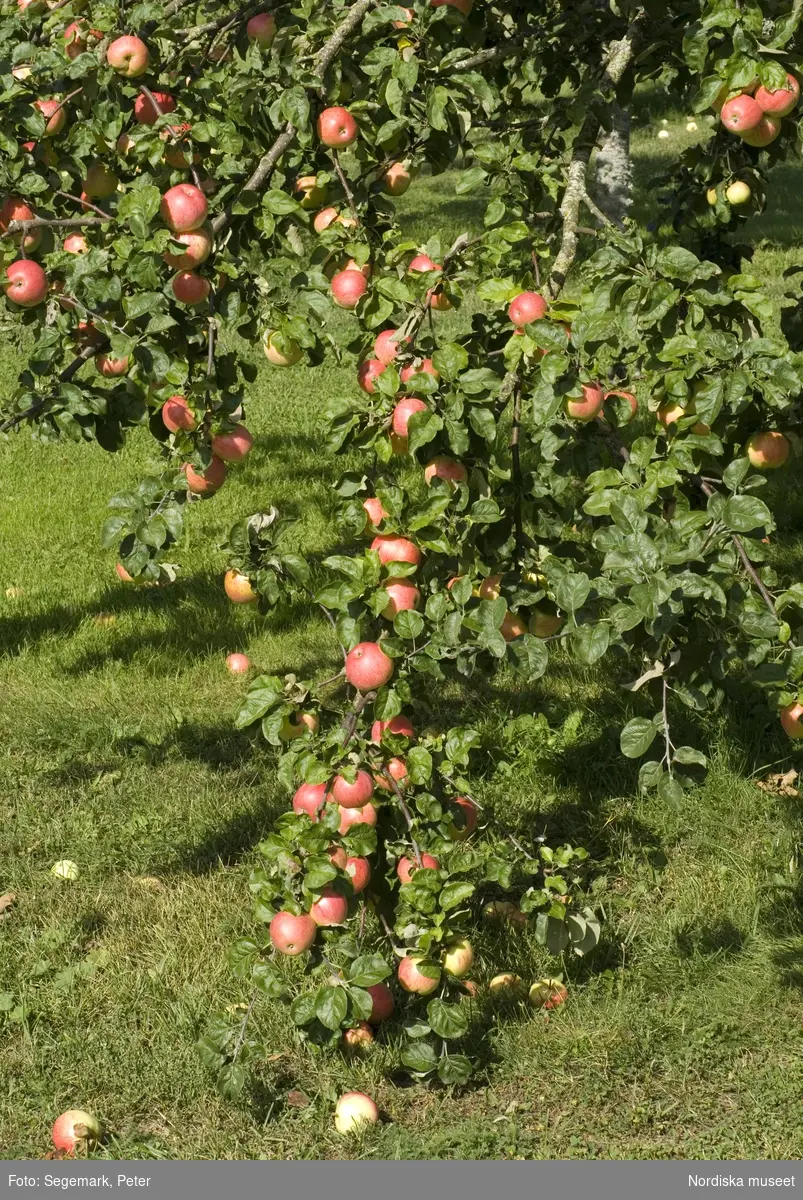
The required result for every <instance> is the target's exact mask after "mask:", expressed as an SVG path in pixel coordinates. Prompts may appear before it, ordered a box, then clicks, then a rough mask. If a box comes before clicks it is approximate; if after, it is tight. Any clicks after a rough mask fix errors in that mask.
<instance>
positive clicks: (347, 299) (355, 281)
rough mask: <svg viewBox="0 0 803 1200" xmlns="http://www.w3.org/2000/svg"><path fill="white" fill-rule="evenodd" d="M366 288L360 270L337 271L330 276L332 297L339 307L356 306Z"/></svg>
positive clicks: (366, 283) (365, 280)
mask: <svg viewBox="0 0 803 1200" xmlns="http://www.w3.org/2000/svg"><path fill="white" fill-rule="evenodd" d="M367 290H368V281H367V279H366V278H365V275H364V274H363V273H362V271H349V270H345V271H338V272H337V274H336V275H334V276H333V277H332V299H333V300H334V302H335V304H336V305H337V306H338V307H339V308H349V309H351V308H356V307H357V305H358V304H359V302H360V300H361V299H362V297H363V296H364V295H365V293H366V292H367Z"/></svg>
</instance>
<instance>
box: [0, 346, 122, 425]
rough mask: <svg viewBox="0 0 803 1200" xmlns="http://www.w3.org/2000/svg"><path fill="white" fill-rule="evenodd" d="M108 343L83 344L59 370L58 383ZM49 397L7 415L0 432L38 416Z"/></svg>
mask: <svg viewBox="0 0 803 1200" xmlns="http://www.w3.org/2000/svg"><path fill="white" fill-rule="evenodd" d="M108 344H109V343H108V339H104V341H103V342H99V343H96V344H94V345H90V346H84V348H83V350H82V351H81V353H80V354H77V355H76V356H75V358H74V359H73V360H72V362H71V363H70V364H69V366H67V367H65V368H64V370H63V371H62V372H61V374H60V375H59V383H69V382H70V380H71V379H72V378H73V376H74V375H76V374H77V373H78V372H79V371H80V369H81V367H82V366H83V365H84V363H85V362H87V360H88V359H90V358H93V357H94V356H95V355H96V354H98V353H100V351H101V350H103V349H104V348H105V347H106V346H108ZM51 399H52V397H51V396H43V397H42V399H41V400H37V401H36V403H35V404H32V405H31V406H30V408H26V409H24V410H23V411H22V412H19V413H15V414H14V416H13V417H8V419H7V420H5V421H3V422H2V423H0V433H8V432H10V430H12V429H16V427H17V426H18V425H21V424H22V423H23V421H32V420H33V418H34V417H38V416H39V414H40V413H41V412H42V411H43V410H44V409H45V408H46V407H47V405H48V404H49V403H50V400H51Z"/></svg>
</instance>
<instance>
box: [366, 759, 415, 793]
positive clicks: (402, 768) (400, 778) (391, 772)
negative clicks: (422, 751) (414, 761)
mask: <svg viewBox="0 0 803 1200" xmlns="http://www.w3.org/2000/svg"><path fill="white" fill-rule="evenodd" d="M388 776H390V778H388ZM391 779H393V780H395V782H396V784H397V785H398V786H399V787H404V782H405V780H406V779H407V764H406V763H405V761H404V759H403V758H391V759H390V760H389V761H388V762H387V763H385V766H384V768H383V770H382V771H380V772H379V773H378V774H375V775H374V783H375V784H376V786H377V787H380V788H382V790H383V791H384V792H392V791H393V790H394V788H393V784H392V783H391V782H390V780H391Z"/></svg>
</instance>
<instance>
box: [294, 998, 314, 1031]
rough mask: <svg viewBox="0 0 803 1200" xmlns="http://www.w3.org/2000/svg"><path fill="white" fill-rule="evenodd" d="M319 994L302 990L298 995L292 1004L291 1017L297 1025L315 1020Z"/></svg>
mask: <svg viewBox="0 0 803 1200" xmlns="http://www.w3.org/2000/svg"><path fill="white" fill-rule="evenodd" d="M316 1008H317V995H316V993H315V992H302V993H301V994H300V995H299V996H296V998H295V1000H294V1001H293V1003H292V1004H291V1005H290V1019H291V1020H292V1021H293V1023H294V1024H295V1025H309V1023H310V1021H314V1020H315V1016H316Z"/></svg>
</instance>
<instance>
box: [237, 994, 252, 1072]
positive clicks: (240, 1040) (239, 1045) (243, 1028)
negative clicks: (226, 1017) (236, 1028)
mask: <svg viewBox="0 0 803 1200" xmlns="http://www.w3.org/2000/svg"><path fill="white" fill-rule="evenodd" d="M257 995H258V993H257V992H254V994H253V996H252V997H251V1002H250V1004H249V1005H248V1008H247V1009H246V1012H245V1016H244V1017H243V1023H242V1025H241V1026H240V1032H239V1033H238V1034H237V1041H236V1042H235V1043H234V1051H233V1053H232V1056H231V1061H232V1062H236V1061H237V1056H238V1054H239V1053H240V1051H241V1050H242V1048H243V1042H244V1041H245V1032H246V1030H247V1029H248V1022H249V1021H250V1020H251V1013H252V1012H253V1011H254V1005H255V1004H256V1002H257Z"/></svg>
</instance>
